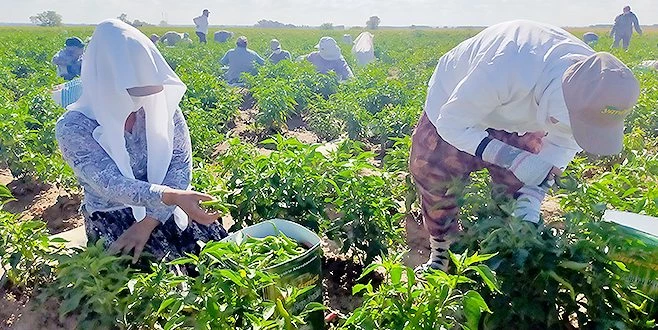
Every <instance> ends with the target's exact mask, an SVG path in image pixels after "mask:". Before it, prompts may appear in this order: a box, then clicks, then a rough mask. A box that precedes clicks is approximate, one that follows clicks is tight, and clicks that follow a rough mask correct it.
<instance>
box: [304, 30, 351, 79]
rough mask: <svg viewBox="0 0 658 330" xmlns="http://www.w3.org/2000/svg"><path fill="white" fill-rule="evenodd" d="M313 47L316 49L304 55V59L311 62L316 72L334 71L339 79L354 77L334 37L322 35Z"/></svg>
mask: <svg viewBox="0 0 658 330" xmlns="http://www.w3.org/2000/svg"><path fill="white" fill-rule="evenodd" d="M315 48H317V49H318V50H317V51H316V52H313V53H310V54H308V55H306V60H307V61H309V62H311V63H313V65H315V69H316V70H317V71H318V72H320V73H323V74H325V73H328V72H329V71H334V72H335V73H336V75H338V78H340V80H347V79H350V78H352V77H354V74H353V73H352V69H351V68H350V66H349V64H347V61H345V58H344V57H343V54H341V52H340V47H338V43H336V40H334V38H332V37H322V38H321V39H320V41H319V42H318V44H317V45H316V46H315Z"/></svg>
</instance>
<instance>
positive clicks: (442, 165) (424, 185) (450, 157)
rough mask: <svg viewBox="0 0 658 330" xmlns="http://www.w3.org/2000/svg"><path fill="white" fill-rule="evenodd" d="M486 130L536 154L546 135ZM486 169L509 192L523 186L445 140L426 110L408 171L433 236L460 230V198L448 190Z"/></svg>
mask: <svg viewBox="0 0 658 330" xmlns="http://www.w3.org/2000/svg"><path fill="white" fill-rule="evenodd" d="M487 132H488V133H489V136H490V137H492V138H495V139H498V140H501V141H503V142H505V143H507V144H509V145H512V146H515V147H517V148H521V149H524V150H527V151H530V152H533V153H538V152H539V151H540V149H541V146H542V138H543V137H544V135H545V134H544V133H543V132H536V133H526V134H524V135H522V136H519V135H518V134H515V133H508V132H505V131H498V130H493V129H489V130H487ZM483 168H487V169H488V170H489V174H490V175H491V178H492V180H493V182H494V184H496V185H502V186H503V187H504V188H505V192H506V193H507V194H509V195H513V194H514V193H516V192H517V191H518V190H519V189H520V188H521V187H522V186H523V184H522V183H521V182H520V181H519V180H518V179H517V178H516V177H515V176H514V175H513V174H512V173H511V172H510V171H508V170H506V169H504V168H502V167H498V166H496V165H492V164H489V163H486V162H484V161H482V160H481V159H480V158H477V157H475V156H471V155H469V154H467V153H465V152H463V151H459V150H458V149H457V148H455V147H453V146H452V145H450V144H449V143H447V142H446V141H444V140H443V139H442V138H441V136H439V134H438V133H437V131H436V128H435V126H434V125H433V124H432V123H431V122H430V120H429V118H427V115H426V114H425V113H423V115H422V117H421V118H420V121H419V122H418V126H417V127H416V130H415V131H414V133H413V136H412V142H411V152H410V160H409V170H410V172H411V174H412V176H413V178H414V181H415V183H416V188H417V191H418V193H419V195H420V198H421V210H422V214H423V220H424V222H425V227H426V228H427V230H428V231H429V233H430V235H432V236H434V237H440V238H442V237H446V236H454V235H455V234H456V233H457V232H458V231H459V223H458V222H457V214H458V211H459V209H458V206H457V197H456V196H455V195H453V194H450V193H449V189H450V188H451V187H453V186H454V185H455V184H463V183H465V182H467V180H468V176H469V174H470V173H471V172H475V171H479V170H481V169H483Z"/></svg>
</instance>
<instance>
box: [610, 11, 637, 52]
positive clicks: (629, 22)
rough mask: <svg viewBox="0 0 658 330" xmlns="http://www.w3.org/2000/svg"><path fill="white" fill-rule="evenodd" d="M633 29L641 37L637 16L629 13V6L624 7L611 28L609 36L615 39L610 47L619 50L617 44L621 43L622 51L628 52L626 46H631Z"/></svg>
mask: <svg viewBox="0 0 658 330" xmlns="http://www.w3.org/2000/svg"><path fill="white" fill-rule="evenodd" d="M633 28H635V31H637V34H639V35H642V28H641V27H640V22H638V20H637V16H635V13H633V12H632V11H631V7H630V6H626V7H624V9H623V12H622V13H621V14H619V16H617V17H616V18H615V24H614V25H613V26H612V30H610V36H611V37H613V38H614V39H615V41H614V43H613V45H612V47H613V48H619V42H620V41H621V44H622V47H624V50H628V46H630V44H631V37H632V36H633Z"/></svg>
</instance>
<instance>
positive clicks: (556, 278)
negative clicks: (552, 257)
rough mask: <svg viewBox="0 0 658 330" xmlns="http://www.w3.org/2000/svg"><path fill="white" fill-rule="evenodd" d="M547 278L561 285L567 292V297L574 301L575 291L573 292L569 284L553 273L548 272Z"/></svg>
mask: <svg viewBox="0 0 658 330" xmlns="http://www.w3.org/2000/svg"><path fill="white" fill-rule="evenodd" d="M547 274H548V276H550V277H551V278H552V279H554V280H556V281H558V282H559V283H560V284H562V285H563V286H564V287H565V288H567V290H568V291H569V296H571V300H573V301H576V291H575V290H574V288H573V286H572V285H571V283H569V282H567V280H565V279H564V278H562V277H560V276H559V275H558V274H556V273H555V272H554V271H550V272H548V273H547Z"/></svg>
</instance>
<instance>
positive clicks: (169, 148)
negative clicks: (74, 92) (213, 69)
mask: <svg viewBox="0 0 658 330" xmlns="http://www.w3.org/2000/svg"><path fill="white" fill-rule="evenodd" d="M81 80H82V85H83V86H84V89H83V92H82V95H81V96H80V99H78V101H77V102H75V103H73V104H71V105H69V106H68V107H67V109H68V110H69V111H78V112H81V113H82V114H84V115H85V116H87V117H88V118H90V119H93V120H96V121H97V122H98V124H99V126H98V127H97V128H96V129H95V130H94V132H93V136H94V139H95V140H96V141H98V143H99V144H100V145H101V146H102V147H103V149H105V151H106V152H107V153H108V154H109V156H110V157H111V158H112V160H114V162H115V163H116V165H117V166H118V168H119V170H120V171H121V174H123V175H124V176H125V177H128V178H131V179H134V178H135V176H134V174H133V171H132V168H131V166H130V156H129V155H128V151H127V150H126V141H125V138H124V134H125V132H124V131H125V123H126V119H127V118H128V116H129V115H130V114H131V113H132V112H135V111H137V110H139V109H140V108H143V109H144V112H145V115H146V145H147V157H148V160H147V175H148V182H150V183H154V184H161V183H162V181H163V180H164V177H165V175H166V173H167V169H168V168H169V163H170V162H171V158H172V155H173V138H174V137H173V135H174V122H173V116H174V113H175V111H176V110H177V109H178V103H179V102H180V100H181V98H182V97H183V94H185V90H186V89H187V87H186V86H185V84H183V82H182V81H181V80H180V79H179V78H178V76H177V75H176V73H174V71H173V70H172V69H171V68H170V67H169V65H168V64H167V62H166V61H165V59H164V58H163V57H162V55H161V54H160V52H159V51H158V49H157V48H156V47H155V45H153V42H151V40H150V39H149V38H148V37H147V36H146V35H144V34H143V33H141V32H140V31H139V30H137V29H135V28H134V27H132V26H130V25H128V24H126V23H123V22H121V21H119V20H116V19H110V20H106V21H103V22H101V23H100V24H98V26H97V27H96V30H95V31H94V34H93V35H92V38H91V41H90V42H89V45H88V46H87V50H86V52H85V58H84V61H83V62H82V73H81ZM144 86H163V87H164V90H163V91H161V92H159V93H157V94H153V95H149V96H145V97H132V96H130V95H129V94H128V91H127V89H128V88H132V87H144ZM127 206H129V207H131V208H132V210H133V215H134V216H135V219H137V220H138V221H141V220H142V219H143V218H144V217H145V216H146V210H145V208H144V207H137V206H132V205H127ZM174 216H175V218H176V223H177V224H179V227H180V226H182V225H184V226H186V225H187V216H186V215H185V213H184V212H183V211H182V210H181V209H180V208H177V209H176V211H175V212H174Z"/></svg>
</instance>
